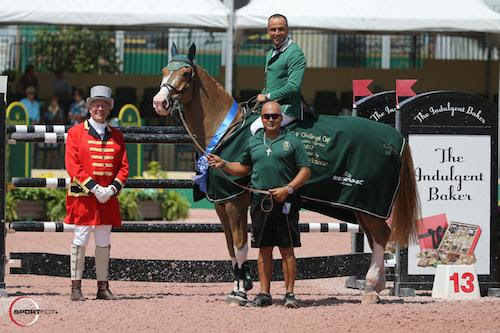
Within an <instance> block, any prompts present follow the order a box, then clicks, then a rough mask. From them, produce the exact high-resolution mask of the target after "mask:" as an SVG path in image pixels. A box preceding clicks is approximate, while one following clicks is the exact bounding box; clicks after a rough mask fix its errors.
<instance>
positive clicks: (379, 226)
mask: <svg viewBox="0 0 500 333" xmlns="http://www.w3.org/2000/svg"><path fill="white" fill-rule="evenodd" d="M195 54H196V47H195V45H194V44H192V45H191V47H190V49H189V53H188V54H187V55H181V54H179V53H178V52H177V48H176V46H175V44H174V45H173V47H172V58H171V61H170V62H169V63H168V65H167V67H165V68H164V69H163V78H162V82H161V85H160V89H159V91H158V93H157V94H156V95H155V96H154V97H153V106H154V108H155V111H156V112H157V113H158V114H159V115H162V116H166V115H170V114H171V113H172V112H173V110H174V109H175V105H178V104H181V105H182V108H183V112H182V116H183V117H181V119H183V121H184V126H185V127H186V129H187V130H188V132H189V133H190V134H191V135H192V138H193V140H194V141H195V142H197V143H198V144H197V146H198V149H199V150H201V151H202V152H203V153H206V152H210V151H212V152H216V153H217V154H218V155H219V156H221V157H223V158H225V159H226V160H231V157H232V158H233V159H232V160H234V159H235V156H236V157H238V156H240V155H241V152H242V151H243V150H244V148H245V146H246V144H245V143H246V140H248V137H249V135H251V134H250V133H249V129H248V127H249V126H248V124H249V122H251V120H253V119H254V118H256V117H258V114H257V115H255V114H254V112H247V111H248V110H246V108H243V107H241V106H238V105H237V104H236V102H235V101H234V99H233V97H232V96H231V95H230V94H229V93H227V92H226V91H225V90H224V88H223V87H222V86H221V85H220V84H219V83H218V82H217V81H216V80H215V79H214V78H213V77H211V76H210V75H209V74H208V73H207V72H206V71H205V70H204V69H203V68H202V67H201V66H199V65H197V64H195V62H194V58H195ZM252 117H253V118H252ZM321 117H322V118H320V119H319V120H318V119H314V118H312V120H310V121H309V122H307V121H303V122H302V123H301V124H300V122H299V125H297V126H296V127H295V129H294V128H293V126H292V127H291V130H294V131H295V133H296V135H298V136H299V137H301V139H302V140H303V142H304V145H305V146H306V149H309V150H311V149H312V150H311V151H308V155H309V158H310V160H311V162H312V165H313V168H312V173H313V176H312V177H311V180H310V181H309V182H308V183H307V184H306V185H305V186H304V187H303V192H302V193H301V197H302V199H303V201H304V206H303V207H306V208H307V209H310V210H313V211H317V212H319V213H323V214H325V215H329V216H333V217H337V218H340V219H342V220H347V221H349V222H357V223H358V224H359V225H360V227H361V228H362V229H363V231H364V233H365V235H366V237H367V239H368V242H369V244H370V247H371V249H372V252H373V254H372V258H371V262H370V265H369V269H368V272H367V273H366V277H365V279H366V287H365V289H364V292H363V297H362V303H377V302H379V301H380V297H379V293H380V292H381V291H382V290H384V289H385V272H384V250H385V247H386V245H387V243H388V242H389V241H391V242H393V243H394V245H399V246H401V247H405V246H407V245H408V244H409V243H411V242H415V241H416V229H417V221H418V217H419V209H420V208H419V207H420V206H419V202H418V195H417V187H416V180H415V174H414V167H413V161H412V157H411V151H410V147H409V145H408V142H407V141H406V140H405V139H404V138H403V137H402V136H401V135H400V134H399V133H398V132H397V131H396V130H395V129H393V128H392V127H390V126H387V125H384V124H380V123H377V122H374V121H371V120H368V119H363V118H358V117H351V116H321ZM330 123H332V124H333V125H331V126H330V125H328V124H330ZM318 124H323V127H325V124H327V125H328V126H326V129H325V128H323V129H321V130H320V131H319V132H314V130H315V128H316V127H317V126H318ZM311 131H312V132H311ZM318 133H319V134H318ZM365 136H367V138H364V137H365ZM361 137H363V138H364V139H361ZM390 140H392V141H390ZM331 149H340V150H341V152H339V153H335V156H333V157H332V156H331V155H332V151H333V150H331ZM371 150H377V154H376V156H375V157H374V158H373V159H370V161H366V160H364V159H365V157H364V156H357V157H356V156H355V154H356V152H357V151H360V152H361V155H364V154H368V153H369V152H370V151H371ZM343 154H346V155H345V156H344V155H343ZM324 155H329V156H326V157H325V156H324ZM358 155H360V154H358ZM377 160H380V163H378V164H380V167H379V166H377V163H376V162H377ZM365 164H367V166H364V165H365ZM363 167H364V169H367V170H365V171H363V172H361V173H360V174H362V175H363V177H364V178H363V177H361V178H363V179H361V178H360V177H359V176H357V174H355V173H353V172H352V170H353V169H356V168H358V169H359V168H361V169H363ZM332 170H334V171H332ZM315 173H316V175H315ZM206 174H207V183H208V186H207V197H208V198H209V199H211V200H212V201H214V203H215V210H216V212H217V214H218V216H219V218H220V221H221V224H222V226H223V229H224V233H225V237H226V243H227V247H228V250H229V255H230V257H231V258H232V262H233V265H234V267H235V270H234V274H235V276H234V287H233V290H232V292H231V295H232V296H235V295H236V293H238V292H239V294H238V295H241V296H243V297H242V298H240V301H241V302H240V305H242V303H244V302H245V300H246V290H248V289H249V287H250V288H251V285H249V281H248V274H247V275H245V273H248V272H245V271H244V270H242V269H241V268H242V267H240V266H239V264H238V263H236V264H235V257H237V255H238V251H240V253H239V254H241V252H245V251H246V250H247V249H248V246H247V209H248V206H249V202H250V200H249V191H248V190H247V189H246V187H245V185H247V184H248V182H249V179H248V178H245V177H243V178H237V177H229V176H226V175H221V174H222V172H221V171H220V170H218V169H215V170H214V169H213V168H210V169H209V170H208V171H206ZM222 176H223V177H222ZM315 176H316V178H317V179H316V181H314V177H315ZM374 179H375V180H374ZM375 181H378V182H380V183H379V184H380V185H376V182H375ZM222 188H225V189H222ZM218 192H222V193H223V194H222V195H219V196H217V195H215V194H214V193H216V194H217V193H218ZM332 196H333V199H331V197H332ZM329 200H330V201H329ZM382 201H383V202H384V203H382ZM372 206H374V207H375V208H372ZM389 217H391V224H390V227H389V225H388V223H387V222H386V219H387V218H389ZM243 254H244V257H245V259H246V253H243ZM243 268H245V265H243ZM242 286H243V287H244V288H242ZM241 293H245V294H244V295H242V294H241ZM231 295H230V296H231ZM229 298H230V297H228V299H229Z"/></svg>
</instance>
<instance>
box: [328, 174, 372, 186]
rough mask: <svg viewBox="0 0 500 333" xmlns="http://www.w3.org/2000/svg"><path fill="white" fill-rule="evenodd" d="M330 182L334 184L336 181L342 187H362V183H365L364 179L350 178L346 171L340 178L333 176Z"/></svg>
mask: <svg viewBox="0 0 500 333" xmlns="http://www.w3.org/2000/svg"><path fill="white" fill-rule="evenodd" d="M332 181H334V182H335V181H337V182H339V183H340V184H342V185H344V186H353V185H360V186H362V185H363V183H364V182H365V181H364V179H355V178H352V175H351V174H350V173H349V172H348V171H345V172H344V175H342V176H337V175H333V176H332Z"/></svg>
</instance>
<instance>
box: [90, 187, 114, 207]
mask: <svg viewBox="0 0 500 333" xmlns="http://www.w3.org/2000/svg"><path fill="white" fill-rule="evenodd" d="M90 192H92V193H94V195H95V197H96V199H97V201H99V202H100V203H105V202H106V201H108V200H109V198H110V197H111V196H110V195H108V190H106V187H102V186H101V185H96V186H94V187H92V189H91V190H90Z"/></svg>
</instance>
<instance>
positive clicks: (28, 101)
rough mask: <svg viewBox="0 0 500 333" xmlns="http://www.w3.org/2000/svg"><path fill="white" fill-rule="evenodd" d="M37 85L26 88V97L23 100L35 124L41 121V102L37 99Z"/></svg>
mask: <svg viewBox="0 0 500 333" xmlns="http://www.w3.org/2000/svg"><path fill="white" fill-rule="evenodd" d="M35 96H36V89H35V87H28V88H26V97H25V98H23V99H22V100H21V103H23V105H24V106H25V107H26V109H27V110H28V117H29V119H30V121H31V123H33V124H37V123H39V122H40V103H39V102H38V101H37V100H36V99H35Z"/></svg>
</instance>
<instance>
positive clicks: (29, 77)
mask: <svg viewBox="0 0 500 333" xmlns="http://www.w3.org/2000/svg"><path fill="white" fill-rule="evenodd" d="M28 87H33V88H35V92H36V90H37V89H38V78H37V77H36V76H35V66H33V65H31V64H29V65H28V66H26V68H25V69H24V74H23V75H22V76H21V78H20V79H19V81H18V82H17V87H16V94H17V96H18V97H20V96H23V94H24V92H25V91H26V89H27V88H28Z"/></svg>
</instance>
